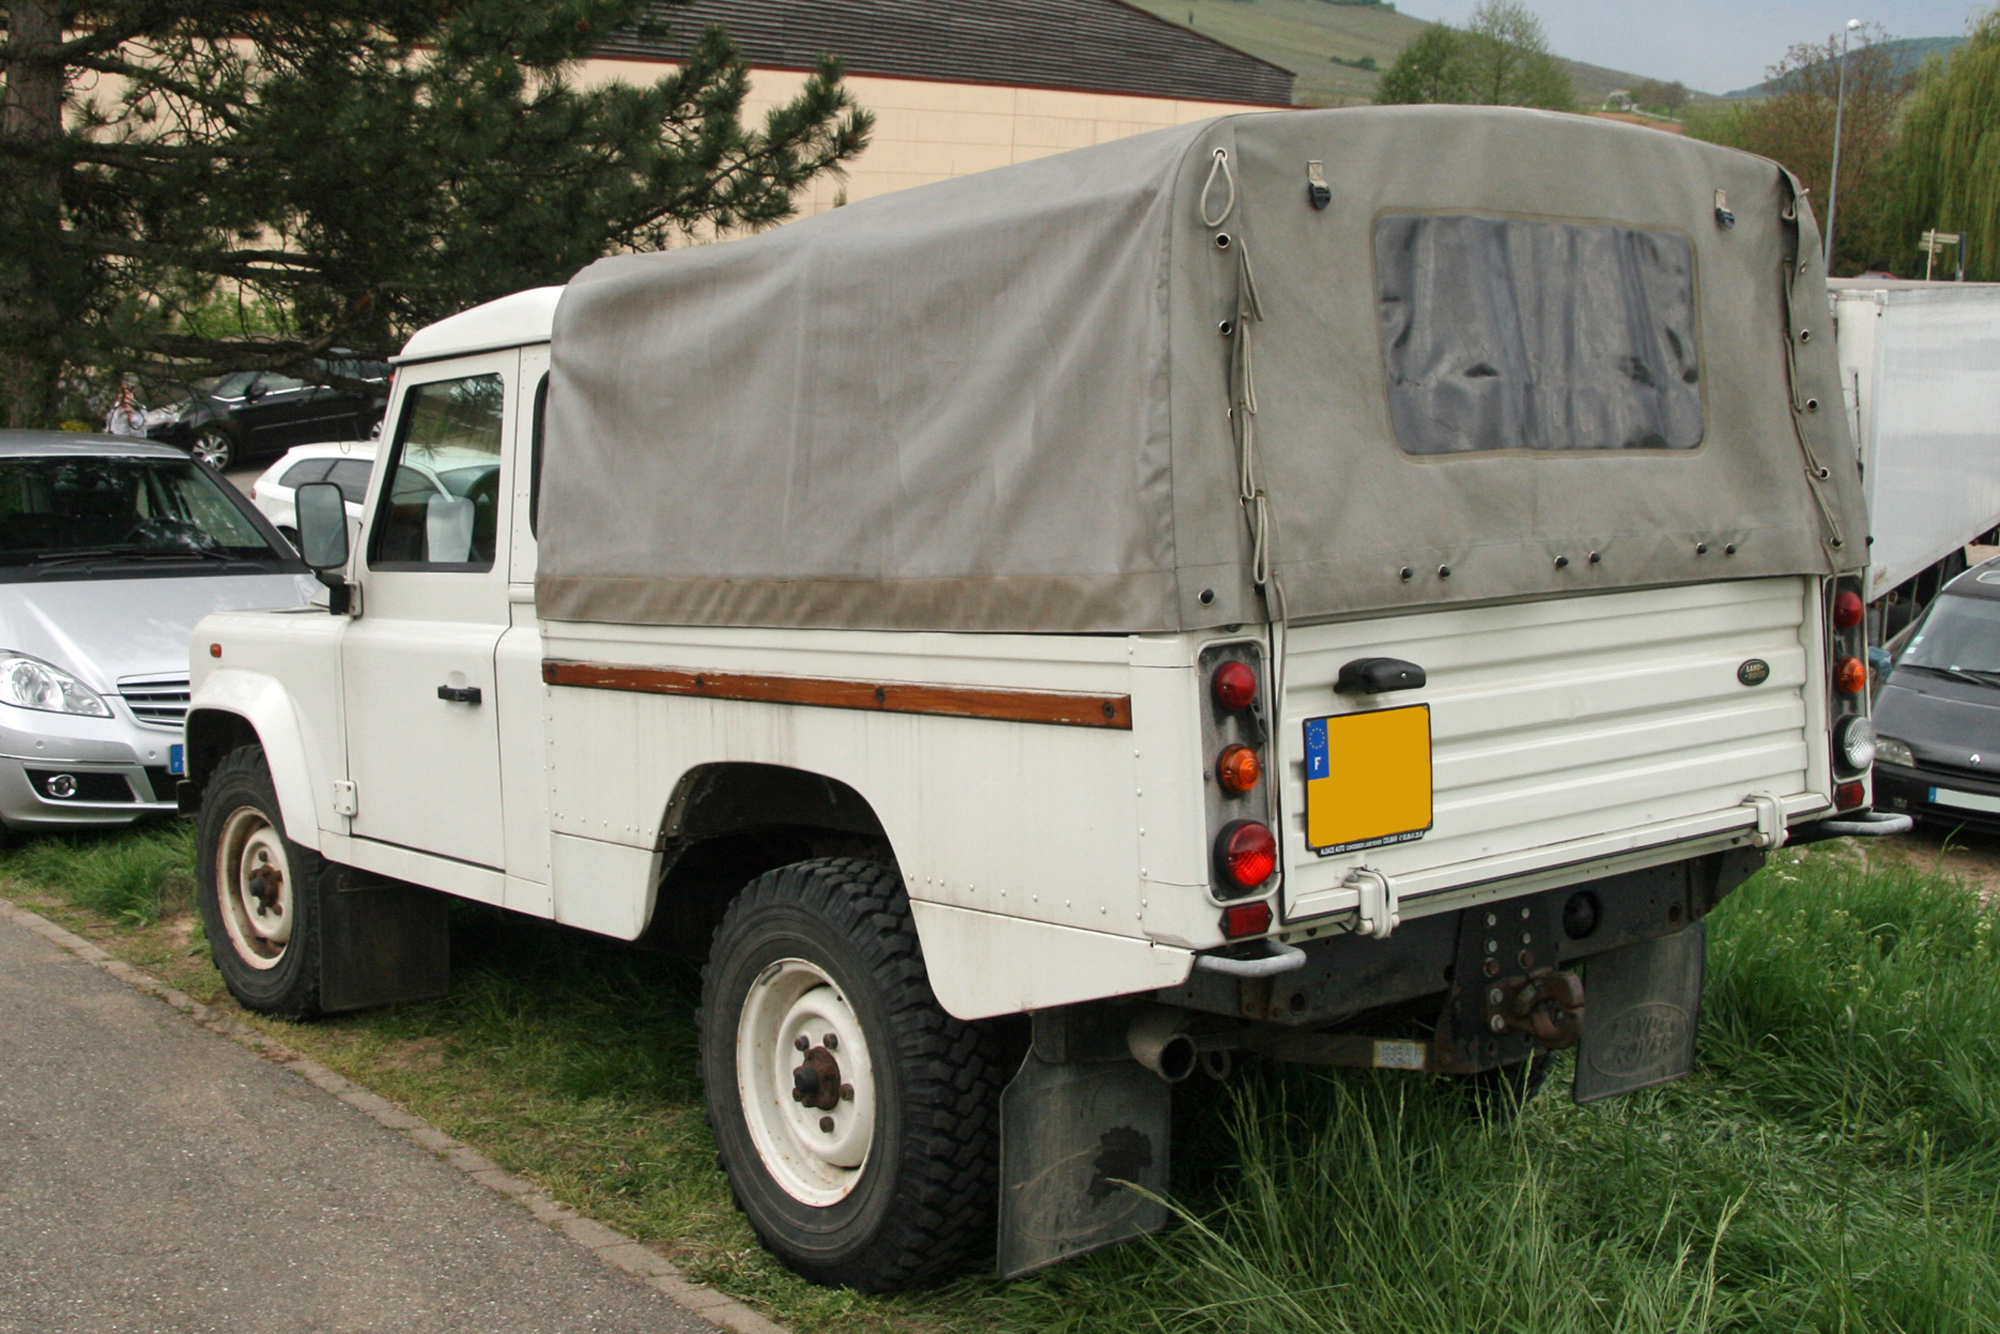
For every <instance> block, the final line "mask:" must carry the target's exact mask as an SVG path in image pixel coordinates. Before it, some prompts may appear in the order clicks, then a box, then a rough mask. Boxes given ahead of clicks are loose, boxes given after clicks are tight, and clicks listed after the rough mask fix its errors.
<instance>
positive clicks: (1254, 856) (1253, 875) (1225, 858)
mask: <svg viewBox="0 0 2000 1334" xmlns="http://www.w3.org/2000/svg"><path fill="white" fill-rule="evenodd" d="M1215 863H1216V865H1217V866H1218V867H1219V868H1220V869H1221V871H1222V874H1223V876H1224V877H1225V878H1226V879H1228V880H1229V881H1231V882H1232V883H1234V884H1236V885H1238V886H1240V887H1241V888H1244V889H1255V888H1256V887H1257V886H1259V885H1261V884H1263V883H1264V882H1265V881H1266V880H1269V879H1270V878H1271V872H1273V871H1275V870H1277V869H1278V840H1277V839H1275V838H1273V837H1272V836H1271V831H1270V829H1269V828H1268V827H1267V826H1265V825H1262V824H1259V823H1258V822H1257V821H1255V820H1231V821H1230V822H1229V823H1228V824H1226V825H1224V826H1222V832H1221V833H1220V834H1218V835H1216V838H1215Z"/></svg>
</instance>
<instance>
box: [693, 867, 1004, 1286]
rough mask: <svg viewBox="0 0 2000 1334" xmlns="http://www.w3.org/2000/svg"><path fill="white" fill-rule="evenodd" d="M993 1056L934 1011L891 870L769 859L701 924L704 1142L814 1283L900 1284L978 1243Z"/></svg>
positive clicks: (989, 1164) (979, 1039)
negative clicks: (704, 936)
mask: <svg viewBox="0 0 2000 1334" xmlns="http://www.w3.org/2000/svg"><path fill="white" fill-rule="evenodd" d="M995 1055H996V1053H994V1052H993V1051H992V1050H990V1049H989V1045H988V1041H987V1037H986V1035H985V1034H984V1032H983V1031H982V1030H980V1029H978V1028H976V1027H974V1026H973V1025H970V1024H966V1023H963V1022H961V1021H959V1020H957V1019H954V1018H952V1016H951V1015H949V1014H947V1013H945V1011H944V1009H943V1008H942V1007H941V1006H939V1005H938V1002H937V997H936V995H935V994H934V993H933V992H932V991H931V986H930V981H929V978H928V976H927V975H926V973H925V971H924V962H923V949H922V947H921V944H920V943H919V941H918V939H917V933H916V928H915V926H914V924H913V923H912V922H911V920H910V903H909V898H908V896H907V895H905V894H904V892H903V886H902V882H901V881H900V880H899V879H898V877H897V875H896V872H895V869H894V868H893V867H891V866H887V865H885V864H883V863H881V862H876V861H865V860H862V859H859V858H852V857H827V858H820V859H815V860H812V861H803V862H794V863H793V864H791V865H790V866H781V867H779V868H777V869H776V870H773V871H767V872H765V873H764V874H763V875H761V876H759V877H757V878H756V879H755V880H753V881H751V882H750V883H749V884H748V885H746V886H744V888H743V890H742V892H741V893H739V894H738V895H737V896H736V898H735V900H734V901H733V902H732V903H731V904H730V905H729V909H728V911H727V912H725V913H724V914H723V918H722V922H721V924H720V925H718V926H717V927H716V930H715V938H714V941H713V943H712V944H711V946H710V949H709V955H708V961H707V963H706V965H705V966H704V967H703V968H702V994H701V1074H702V1089H703V1094H704V1096H705V1098H706V1100H707V1103H708V1123H709V1127H710V1128H711V1129H712V1130H713V1131H714V1133H715V1148H716V1156H717V1158H718V1159H719V1160H720V1162H721V1164H722V1166H723V1169H724V1170H725V1171H727V1172H728V1173H729V1184H730V1187H731V1190H732V1192H733V1193H734V1195H735V1197H736V1202H737V1205H738V1206H739V1207H740V1208H741V1209H742V1210H743V1212H744V1214H745V1215H747V1216H748V1218H749V1220H750V1225H751V1226H752V1227H753V1228H755V1229H756V1231H757V1235H758V1237H759V1238H761V1239H762V1240H763V1242H764V1244H765V1245H766V1246H767V1247H769V1248H770V1250H771V1252H772V1253H773V1254H774V1255H776V1256H777V1257H778V1259H779V1260H781V1261H782V1262H783V1263H784V1264H785V1265H787V1266H788V1267H789V1268H791V1269H792V1270H793V1271H794V1272H796V1273H798V1274H802V1275H804V1276H805V1277H806V1278H808V1279H810V1280H812V1281H813V1282H815V1283H825V1284H828V1285H831V1286H836V1287H848V1288H858V1289H860V1290H862V1291H864V1292H883V1291H888V1290H892V1289H896V1288H901V1287H907V1286H908V1285H910V1284H912V1283H919V1282H923V1281H925V1280H927V1279H930V1278H935V1277H938V1276H940V1275H942V1274H944V1273H946V1272H948V1271H950V1270H951V1269H952V1268H953V1267H954V1266H955V1265H957V1264H959V1263H960V1262H962V1261H963V1260H964V1259H965V1258H966V1257H967V1256H968V1254H969V1253H971V1252H973V1251H975V1250H976V1249H978V1248H979V1247H981V1246H982V1245H985V1244H988V1239H989V1238H990V1235H991V1231H992V1226H993V1216H994V1200H995V1195H994V1186H995V1176H996V1167H997V1163H998V1147H999V1146H998V1144H997V1141H996V1139H995V1133H994V1132H995V1130H996V1128H997V1126H998V1123H999V1112H1000V1086H1001V1084H1002V1083H1003V1082H1004V1081H1005V1075H1004V1074H1003V1073H1002V1071H1001V1069H1000V1065H999V1063H998V1061H997V1060H996V1059H995Z"/></svg>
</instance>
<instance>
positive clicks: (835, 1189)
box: [736, 959, 876, 1208]
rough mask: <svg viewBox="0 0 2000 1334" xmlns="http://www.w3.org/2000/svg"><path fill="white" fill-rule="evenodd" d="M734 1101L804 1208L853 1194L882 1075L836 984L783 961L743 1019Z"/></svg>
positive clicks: (760, 1151) (753, 988) (760, 982)
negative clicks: (877, 1078) (878, 1074)
mask: <svg viewBox="0 0 2000 1334" xmlns="http://www.w3.org/2000/svg"><path fill="white" fill-rule="evenodd" d="M736 1083H737V1089H736V1092H737V1097H739V1098H740V1099H742V1105H743V1119H744V1121H745V1123H746V1125H747V1127H748V1129H749V1131H750V1140H751V1143H753V1144H755V1145H756V1146H757V1156H758V1157H759V1158H760V1159H761V1160H762V1161H763V1164H764V1170H765V1171H767V1172H769V1173H770V1174H771V1178H772V1180H774V1181H776V1182H777V1183H778V1185H780V1186H781V1187H783V1188H784V1190H785V1193H786V1194H788V1195H790V1196H791V1197H792V1198H793V1199H795V1200H797V1201H799V1202H800V1203H801V1204H810V1205H816V1206H819V1207H822V1208H823V1207H825V1206H827V1205H830V1204H838V1203H839V1202H840V1201H841V1200H844V1199H846V1198H847V1196H848V1195H849V1194H850V1193H852V1192H853V1190H854V1187H855V1186H856V1185H857V1184H859V1182H860V1181H861V1174H862V1169H863V1168H865V1167H866V1166H867V1164H868V1150H869V1146H870V1145H871V1144H872V1143H873V1142H874V1138H875V1104H876V1085H875V1071H874V1066H873V1064H872V1062H871V1061H870V1059H869V1053H868V1039H867V1037H866V1035H864V1034H863V1032H862V1029H861V1021H860V1019H859V1018H858V1017H856V1015H855V1013H854V1007H853V1006H852V1005H851V1004H849V1002H848V999H847V997H846V996H845V995H843V994H841V990H840V988H839V987H838V986H837V985H835V983H834V981H833V979H832V978H830V977H828V976H827V975H826V973H825V972H824V971H823V970H822V969H821V968H820V967H819V966H818V965H817V964H814V963H810V962H808V961H807V960H805V959H780V960H778V961H777V962H776V963H773V964H772V965H770V966H769V967H768V968H766V969H765V970H764V971H763V973H762V974H760V975H759V976H758V978H757V980H756V981H755V982H753V983H751V984H750V991H749V994H748V995H747V996H746V997H745V998H744V1004H743V1010H742V1013H741V1015H740V1016H739V1017H738V1019H737V1023H736Z"/></svg>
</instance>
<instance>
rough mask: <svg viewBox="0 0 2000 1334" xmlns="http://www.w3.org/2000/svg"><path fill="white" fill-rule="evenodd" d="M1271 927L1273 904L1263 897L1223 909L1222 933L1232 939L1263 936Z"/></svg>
mask: <svg viewBox="0 0 2000 1334" xmlns="http://www.w3.org/2000/svg"><path fill="white" fill-rule="evenodd" d="M1270 929H1271V905H1270V904H1268V903H1266V902H1264V901H1263V900H1262V899H1259V900H1257V902H1255V903H1239V904H1237V905H1236V906H1235V907H1233V908H1224V909H1223V910H1222V934H1223V935H1225V936H1227V937H1229V938H1230V939H1231V940H1236V939H1239V938H1241V937H1243V936H1261V935H1263V934H1264V933H1265V932H1266V931H1269V930H1270Z"/></svg>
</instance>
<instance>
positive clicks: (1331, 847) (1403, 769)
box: [1306, 704, 1431, 857]
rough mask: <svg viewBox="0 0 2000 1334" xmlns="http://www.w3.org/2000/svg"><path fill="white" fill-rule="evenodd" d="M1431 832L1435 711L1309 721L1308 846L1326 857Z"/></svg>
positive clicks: (1416, 707) (1422, 708) (1424, 707)
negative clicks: (1432, 741)
mask: <svg viewBox="0 0 2000 1334" xmlns="http://www.w3.org/2000/svg"><path fill="white" fill-rule="evenodd" d="M1430 827H1431V710H1430V706H1429V705H1428V704H1412V705H1409V706H1408V707H1406V708H1400V709H1378V710H1374V711H1371V712H1368V713H1342V714H1336V715H1334V716H1333V717H1330V718H1308V719H1306V846H1307V847H1309V848H1311V849H1312V850H1313V851H1314V852H1317V853H1318V854H1319V855H1320V856H1322V857H1330V856H1332V855H1333V854H1335V853H1337V852H1353V851H1354V850H1356V849H1357V848H1375V847H1381V846H1382V845H1384V844H1387V843H1408V842H1411V841H1412V840H1414V839H1419V838H1422V837H1423V836H1424V835H1425V834H1426V833H1428V832H1430Z"/></svg>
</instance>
